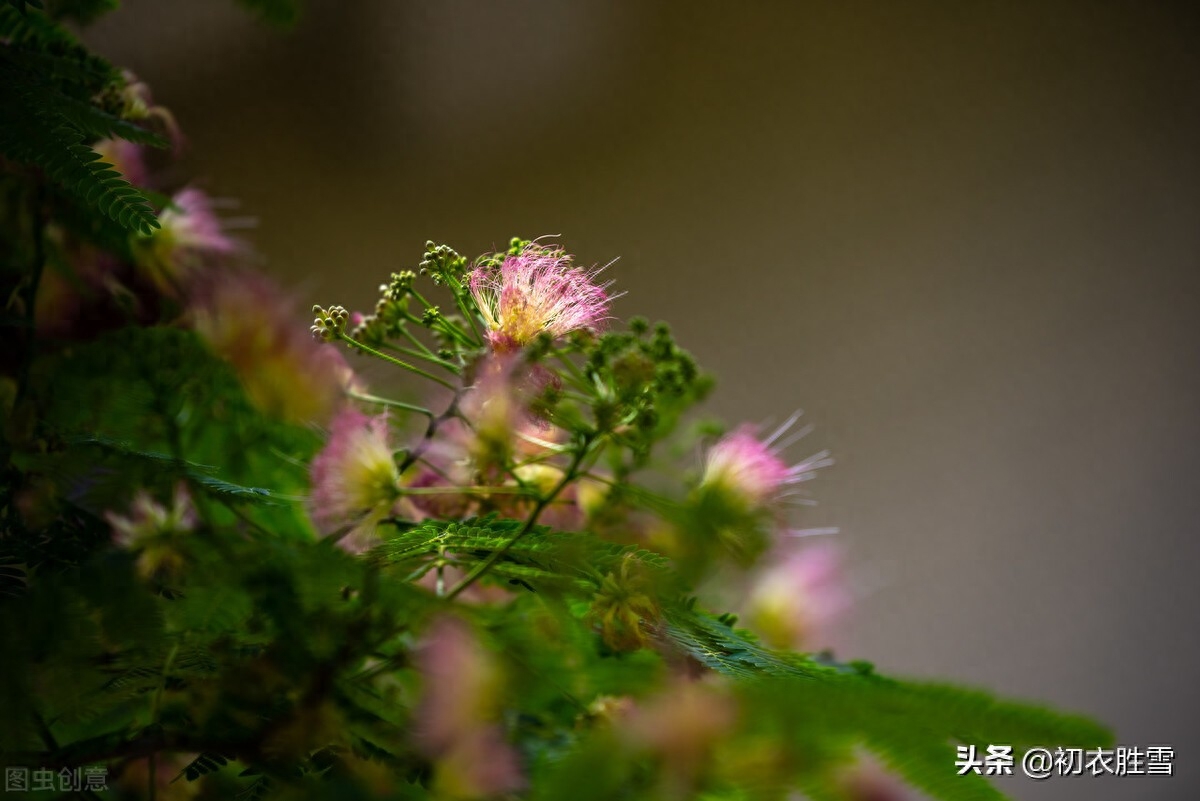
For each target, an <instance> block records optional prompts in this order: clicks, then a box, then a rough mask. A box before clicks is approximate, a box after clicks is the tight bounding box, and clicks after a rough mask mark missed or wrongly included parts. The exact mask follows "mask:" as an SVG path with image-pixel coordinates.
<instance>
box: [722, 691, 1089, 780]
mask: <svg viewBox="0 0 1200 801" xmlns="http://www.w3.org/2000/svg"><path fill="white" fill-rule="evenodd" d="M742 688H743V693H744V700H745V702H746V703H747V706H748V708H749V710H750V714H749V715H748V717H747V719H748V720H750V721H752V722H751V724H750V725H751V726H752V727H754V726H759V727H763V728H766V729H770V730H773V731H775V732H778V733H781V734H782V735H783V737H784V740H785V741H786V742H788V743H790V744H791V746H792V747H794V748H795V749H796V750H797V752H806V753H817V754H820V753H825V754H826V755H828V754H830V749H831V748H834V749H840V750H841V752H842V753H843V754H845V753H850V752H851V751H852V750H853V749H855V748H858V747H865V748H866V749H868V750H869V751H871V752H872V753H874V754H875V755H876V756H878V757H879V758H880V759H881V760H882V761H883V763H884V764H885V765H886V766H887V767H889V768H890V769H891V770H893V771H895V772H896V773H898V774H899V775H901V776H903V777H904V779H905V780H907V781H908V782H909V783H910V784H912V785H913V786H914V787H916V788H918V789H920V790H921V791H923V792H925V793H927V794H929V795H930V796H931V797H933V798H937V799H945V801H962V800H963V799H965V801H997V800H998V799H1003V798H1004V797H1005V796H1004V795H1003V794H1002V793H1000V791H999V790H997V789H996V788H995V787H994V786H993V785H992V784H991V783H990V782H988V781H987V780H986V779H984V778H983V777H982V776H979V775H977V774H970V773H969V774H967V775H964V776H959V775H958V774H957V771H956V769H955V768H954V758H955V753H956V751H955V747H956V745H958V744H968V743H969V744H975V745H977V746H984V745H988V744H997V745H999V744H1003V745H1011V746H1013V752H1014V755H1015V759H1016V760H1018V764H1019V760H1020V758H1021V756H1022V755H1023V754H1024V752H1025V751H1026V750H1027V749H1028V748H1029V747H1030V746H1032V745H1035V744H1036V745H1043V746H1050V747H1053V746H1058V745H1062V746H1074V747H1083V748H1088V747H1091V748H1095V747H1099V746H1106V745H1109V744H1111V742H1112V735H1111V733H1110V732H1108V731H1107V730H1106V729H1105V728H1104V727H1102V726H1100V725H1098V724H1096V723H1095V722H1093V721H1091V720H1088V719H1086V718H1082V717H1078V716H1075V715H1065V714H1061V713H1058V712H1055V711H1053V710H1050V709H1047V708H1045V707H1041V706H1036V705H1032V704H1024V703H1017V702H1012V701H1004V700H1001V699H998V698H996V697H995V696H993V695H991V694H989V693H986V692H983V691H980V690H975V689H969V688H963V687H956V686H953V685H948V684H925V683H920V682H905V681H896V680H891V679H885V678H882V677H879V676H876V675H865V674H855V673H838V672H829V673H824V674H821V675H818V676H812V677H809V678H806V679H799V678H793V679H787V678H769V679H764V680H761V681H759V682H748V683H746V684H744V685H742ZM832 762H836V760H832V761H831V760H826V762H825V764H816V766H815V767H814V768H813V772H812V773H810V774H809V775H807V776H805V777H802V783H809V784H812V785H813V786H821V784H822V779H823V777H822V771H825V770H827V768H828V767H829V765H830V764H832ZM818 763H819V761H818Z"/></svg>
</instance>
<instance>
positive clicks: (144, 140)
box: [0, 5, 166, 234]
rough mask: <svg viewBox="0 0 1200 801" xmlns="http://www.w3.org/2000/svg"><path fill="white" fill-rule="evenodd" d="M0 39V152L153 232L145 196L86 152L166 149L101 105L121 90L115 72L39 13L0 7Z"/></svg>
mask: <svg viewBox="0 0 1200 801" xmlns="http://www.w3.org/2000/svg"><path fill="white" fill-rule="evenodd" d="M0 37H4V38H6V39H7V43H6V44H4V45H3V46H0V107H3V108H4V109H5V114H4V116H3V117H0V155H3V156H4V157H5V158H7V159H9V160H11V161H12V162H14V163H16V164H22V165H27V166H30V167H35V168H37V169H39V170H42V171H43V172H44V173H45V175H46V176H47V177H48V178H50V179H51V180H52V181H54V183H55V184H57V185H58V187H59V188H60V189H61V190H62V191H63V192H64V193H65V195H66V197H67V198H68V199H70V200H71V201H72V202H74V203H76V204H79V205H82V206H86V207H88V208H91V209H95V210H98V211H100V212H101V213H102V214H103V215H105V216H107V217H108V218H109V219H111V220H113V221H115V222H117V223H119V224H120V225H121V226H123V227H124V228H126V229H128V230H129V231H131V232H135V233H141V234H149V233H150V232H151V231H153V230H154V229H155V228H157V227H158V222H157V220H156V219H155V216H154V212H153V210H152V209H151V207H150V204H149V202H148V201H147V199H146V198H145V196H143V195H142V194H141V193H140V192H139V191H138V190H137V189H135V188H134V187H133V186H132V185H131V184H130V183H129V182H128V181H126V180H125V179H124V178H123V177H121V175H120V174H119V173H117V172H116V171H115V170H113V169H112V165H110V164H106V163H105V162H103V161H102V160H101V159H100V156H99V154H98V153H96V152H95V151H94V150H92V148H91V147H89V144H90V143H93V142H95V141H97V140H99V139H104V138H110V137H116V138H121V139H126V140H129V141H131V142H138V143H141V144H147V145H152V146H155V147H165V146H166V141H165V140H164V139H163V138H162V137H161V136H158V135H157V134H154V133H152V132H150V131H147V130H145V129H143V128H140V127H138V126H136V125H133V124H132V123H130V122H128V121H126V120H123V119H121V118H120V117H119V116H117V115H116V114H114V113H111V111H110V110H108V109H106V108H104V107H103V104H102V102H101V99H102V98H103V97H104V95H105V94H106V93H112V92H114V91H115V90H116V88H117V87H119V86H121V85H123V79H122V78H121V76H120V75H119V74H118V73H117V71H116V70H114V69H113V68H112V67H111V66H110V65H108V64H107V63H106V62H104V61H103V60H102V59H99V58H97V57H95V56H92V55H91V54H89V53H87V51H85V50H84V49H83V48H82V47H81V46H80V45H79V44H78V42H76V41H75V40H74V38H73V37H72V36H71V35H70V34H69V33H67V32H66V31H65V30H64V29H62V28H61V27H59V26H57V25H55V24H54V23H53V22H52V21H51V20H50V19H49V18H48V17H46V16H45V15H44V14H42V13H40V12H36V11H31V10H28V9H24V10H20V11H19V10H16V9H15V8H14V7H13V5H7V6H0Z"/></svg>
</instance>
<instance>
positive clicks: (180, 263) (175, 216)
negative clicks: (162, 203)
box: [134, 187, 239, 294]
mask: <svg viewBox="0 0 1200 801" xmlns="http://www.w3.org/2000/svg"><path fill="white" fill-rule="evenodd" d="M158 222H159V225H160V228H159V229H158V230H157V231H155V232H154V233H152V234H151V235H149V236H148V237H144V238H142V239H140V240H138V241H137V243H136V247H135V249H134V258H135V260H136V261H137V264H138V266H139V267H140V268H141V269H142V270H144V271H145V272H146V273H147V274H148V275H149V277H150V279H151V280H152V281H154V283H155V284H156V285H157V286H158V288H159V290H160V291H162V292H165V293H167V294H175V292H177V290H178V287H179V284H180V283H181V282H182V281H183V280H184V279H185V278H187V277H189V274H190V273H192V272H194V271H196V270H197V269H199V268H201V267H204V266H206V265H209V264H211V263H212V262H213V261H214V260H219V259H220V258H221V257H224V256H230V255H233V254H234V253H236V252H237V251H238V249H239V246H238V243H237V242H235V241H234V240H233V239H232V238H231V237H229V236H228V235H227V234H226V233H225V232H224V230H223V229H222V227H221V221H220V219H219V218H218V217H217V215H216V213H215V212H214V211H213V207H212V201H211V200H210V199H209V197H208V195H206V194H204V192H201V191H200V190H199V189H194V188H191V187H189V188H187V189H184V190H182V191H180V192H178V193H176V195H175V196H174V197H173V198H171V205H170V206H168V207H167V208H165V209H163V211H162V212H161V213H160V214H159V215H158Z"/></svg>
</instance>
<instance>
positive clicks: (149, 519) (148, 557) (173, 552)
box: [105, 483, 197, 578]
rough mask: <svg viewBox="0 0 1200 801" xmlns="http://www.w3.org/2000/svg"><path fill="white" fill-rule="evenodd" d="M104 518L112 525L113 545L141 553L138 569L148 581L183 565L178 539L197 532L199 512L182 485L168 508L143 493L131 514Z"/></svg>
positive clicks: (139, 495) (134, 500) (132, 508)
mask: <svg viewBox="0 0 1200 801" xmlns="http://www.w3.org/2000/svg"><path fill="white" fill-rule="evenodd" d="M105 519H106V520H108V524H109V525H110V526H112V530H113V542H114V543H115V544H116V545H118V546H120V547H121V548H125V549H127V550H130V551H134V552H137V553H138V559H137V570H138V572H139V573H140V574H142V576H144V577H146V578H150V577H151V576H154V575H157V574H161V573H171V572H174V571H176V570H178V569H179V568H180V567H181V566H182V564H183V556H182V554H181V553H180V552H179V549H178V547H177V546H178V543H177V542H176V538H177V537H178V535H180V534H187V533H190V532H192V531H194V530H195V528H196V522H197V520H196V509H195V507H194V506H192V500H191V497H190V496H189V495H188V492H187V488H186V487H185V486H184V485H183V484H182V483H180V484H179V485H178V486H176V487H175V493H174V495H173V496H172V498H171V504H170V505H169V506H165V505H163V504H162V503H159V502H158V501H157V500H155V498H154V496H152V495H151V494H150V493H149V492H147V491H145V490H140V491H138V493H137V494H136V495H135V496H134V498H133V503H132V504H131V505H130V508H129V513H128V514H126V515H119V514H116V513H115V512H108V513H106V514H105Z"/></svg>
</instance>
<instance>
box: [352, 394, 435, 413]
mask: <svg viewBox="0 0 1200 801" xmlns="http://www.w3.org/2000/svg"><path fill="white" fill-rule="evenodd" d="M346 394H347V395H349V396H350V397H351V398H354V399H355V400H360V401H362V402H363V403H374V404H376V405H377V406H391V407H393V408H396V409H403V410H405V411H406V412H414V413H416V414H423V415H425V416H426V417H433V416H434V414H433V410H432V409H426V408H425V407H424V406H417V405H416V404H413V403H405V402H404V401H398V400H392V399H391V398H381V397H379V396H378V395H369V394H367V393H365V392H355V391H354V390H347V392H346Z"/></svg>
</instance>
